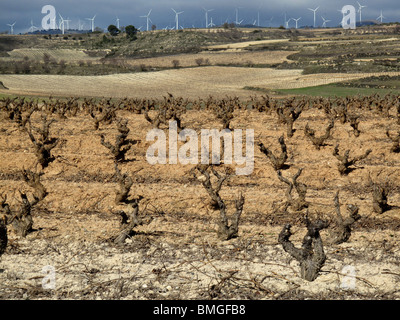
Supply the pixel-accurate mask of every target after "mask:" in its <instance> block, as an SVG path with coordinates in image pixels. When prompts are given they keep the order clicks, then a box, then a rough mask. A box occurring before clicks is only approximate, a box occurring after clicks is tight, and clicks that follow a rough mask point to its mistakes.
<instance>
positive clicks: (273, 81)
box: [1, 66, 400, 99]
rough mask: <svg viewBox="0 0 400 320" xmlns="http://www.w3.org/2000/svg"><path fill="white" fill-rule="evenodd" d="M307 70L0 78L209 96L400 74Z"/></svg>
mask: <svg viewBox="0 0 400 320" xmlns="http://www.w3.org/2000/svg"><path fill="white" fill-rule="evenodd" d="M301 72H302V70H276V69H269V68H244V67H215V66H208V67H199V68H185V69H178V70H175V69H170V70H164V71H157V72H140V73H130V74H115V75H106V76H69V75H2V76H1V81H2V82H3V83H4V85H5V86H6V87H7V88H9V90H7V93H9V94H13V93H15V94H24V95H42V96H48V95H49V92H51V94H52V95H53V96H75V97H115V98H124V97H129V98H148V97H153V98H162V97H163V96H165V95H166V94H167V93H168V92H169V93H171V94H173V95H174V96H177V97H178V96H179V97H185V98H193V99H197V98H199V97H202V98H206V97H208V96H210V95H213V96H215V97H221V98H224V97H226V96H238V97H239V98H248V96H249V95H250V94H249V92H248V91H246V90H243V88H244V87H245V86H251V87H259V88H265V89H291V88H302V87H309V86H317V85H322V84H329V83H335V82H339V81H344V80H352V79H359V78H364V77H369V76H372V75H375V76H378V75H384V74H390V75H399V74H400V73H399V72H385V73H374V74H372V73H354V74H347V73H346V74H341V73H335V74H328V73H326V74H312V75H302V74H301Z"/></svg>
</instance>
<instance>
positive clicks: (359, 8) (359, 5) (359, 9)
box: [357, 1, 367, 26]
mask: <svg viewBox="0 0 400 320" xmlns="http://www.w3.org/2000/svg"><path fill="white" fill-rule="evenodd" d="M357 3H358V12H359V13H360V26H361V21H362V19H361V11H362V8H366V7H367V6H362V5H361V4H360V3H359V2H358V1H357Z"/></svg>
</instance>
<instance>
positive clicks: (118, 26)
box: [117, 16, 119, 29]
mask: <svg viewBox="0 0 400 320" xmlns="http://www.w3.org/2000/svg"><path fill="white" fill-rule="evenodd" d="M117 28H118V29H119V18H118V16H117Z"/></svg>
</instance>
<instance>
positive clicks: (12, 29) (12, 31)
mask: <svg viewBox="0 0 400 320" xmlns="http://www.w3.org/2000/svg"><path fill="white" fill-rule="evenodd" d="M15 23H16V21H15V22H14V23H13V24H7V25H8V26H9V27H10V28H11V34H14V26H15Z"/></svg>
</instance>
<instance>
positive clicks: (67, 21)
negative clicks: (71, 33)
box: [64, 19, 71, 30]
mask: <svg viewBox="0 0 400 320" xmlns="http://www.w3.org/2000/svg"><path fill="white" fill-rule="evenodd" d="M64 21H65V22H66V23H67V30H69V23H70V21H71V20H69V19H65V20H64Z"/></svg>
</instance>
